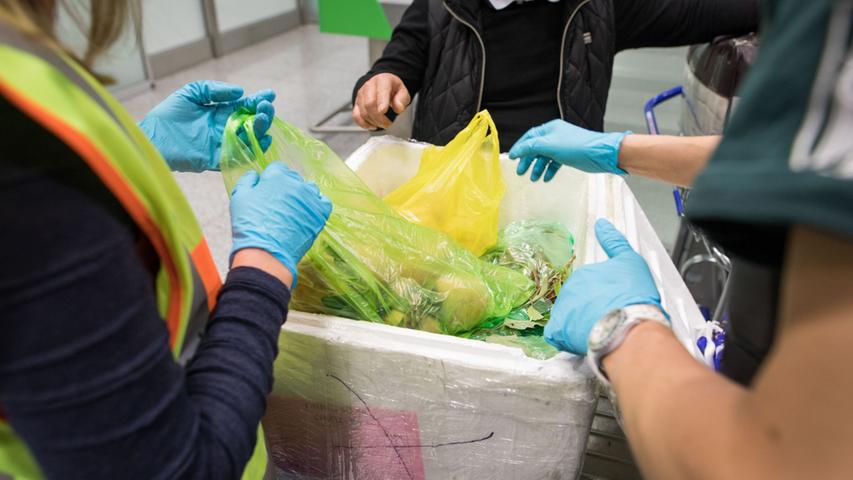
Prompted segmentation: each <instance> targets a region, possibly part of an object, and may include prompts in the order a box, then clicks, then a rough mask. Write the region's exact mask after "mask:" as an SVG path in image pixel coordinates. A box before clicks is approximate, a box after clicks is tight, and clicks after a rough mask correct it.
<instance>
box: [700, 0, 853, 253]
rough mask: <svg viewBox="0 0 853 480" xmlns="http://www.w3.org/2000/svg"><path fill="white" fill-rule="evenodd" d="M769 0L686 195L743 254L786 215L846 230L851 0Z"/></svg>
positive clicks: (852, 203)
mask: <svg viewBox="0 0 853 480" xmlns="http://www.w3.org/2000/svg"><path fill="white" fill-rule="evenodd" d="M768 3H769V6H770V7H771V8H769V9H768V12H769V17H768V18H767V24H766V29H765V34H764V37H763V39H762V50H761V52H760V53H759V58H758V61H757V63H756V65H755V67H754V69H753V71H752V72H750V74H749V77H748V79H747V81H746V84H745V85H744V87H743V90H742V92H741V97H742V99H741V101H740V103H739V104H738V105H737V106H736V110H735V114H734V116H733V118H732V121H731V123H730V125H729V128H728V129H727V131H726V134H725V138H724V140H723V142H722V144H721V145H720V147H719V149H718V151H717V152H716V153H715V155H714V156H713V158H712V159H711V161H710V162H709V164H708V167H707V168H706V170H705V171H704V172H703V173H702V174H701V175H700V176H699V178H697V180H696V182H695V184H694V188H693V191H692V192H691V195H690V198H689V201H688V205H687V210H688V216H689V217H690V219H691V220H692V221H694V223H697V224H698V225H699V226H702V227H705V228H706V229H707V230H709V233H711V234H716V236H717V237H719V238H721V239H723V243H724V245H723V246H724V247H727V248H730V249H733V250H738V251H739V253H741V254H745V255H748V256H750V255H751V256H754V255H757V254H759V253H760V252H761V250H762V249H766V248H770V246H768V244H767V242H768V241H778V240H779V238H780V236H779V232H780V231H784V230H787V228H788V227H790V226H793V225H805V226H809V227H813V228H817V229H820V230H825V231H829V232H832V233H836V234H838V235H841V236H844V237H851V238H853V82H851V81H850V79H851V78H853V62H851V61H850V60H849V59H850V58H851V52H853V50H851V33H850V32H851V31H853V28H851V27H853V15H851V9H850V7H849V5H850V4H849V2H833V1H832V0H813V1H810V2H801V1H799V0H776V1H771V2H768ZM845 79H846V80H845Z"/></svg>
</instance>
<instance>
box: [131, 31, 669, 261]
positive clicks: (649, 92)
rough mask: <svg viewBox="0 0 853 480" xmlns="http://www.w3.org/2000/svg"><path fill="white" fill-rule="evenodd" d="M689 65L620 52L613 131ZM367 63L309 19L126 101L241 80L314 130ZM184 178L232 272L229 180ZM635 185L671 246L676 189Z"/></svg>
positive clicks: (360, 137)
mask: <svg viewBox="0 0 853 480" xmlns="http://www.w3.org/2000/svg"><path fill="white" fill-rule="evenodd" d="M683 65H684V51H683V49H675V50H673V49H649V50H644V51H636V52H626V53H622V54H620V55H619V57H618V58H617V62H616V68H615V72H614V82H613V88H612V90H611V96H610V103H609V105H608V115H607V119H606V120H607V127H608V129H613V130H616V129H618V130H632V131H635V132H645V124H644V123H643V115H642V109H643V104H644V103H645V101H646V100H647V99H648V98H650V97H651V96H653V95H655V94H656V93H659V92H661V91H663V90H665V89H667V88H669V87H672V86H674V85H676V84H678V83H679V81H680V78H681V72H682V69H683ZM367 67H368V52H367V42H366V41H365V40H364V39H362V38H357V37H348V36H341V35H326V34H321V33H319V32H318V31H317V27H316V26H314V25H308V26H304V27H301V28H298V29H295V30H292V31H290V32H288V33H285V34H283V35H279V36H277V37H274V38H271V39H269V40H267V41H265V42H263V43H260V44H257V45H255V46H253V47H251V48H247V49H244V50H241V51H238V52H235V53H233V54H231V55H228V56H225V57H222V58H219V59H215V60H210V61H206V62H204V63H201V64H199V65H197V66H195V67H192V68H190V69H187V70H185V71H182V72H179V73H176V74H174V75H171V76H168V77H165V78H162V79H158V81H157V86H156V88H155V89H154V90H151V91H148V92H144V93H142V94H139V95H136V96H133V97H130V98H128V99H126V100H125V102H124V103H125V105H126V106H127V107H128V109H129V110H130V111H131V112H132V113H133V114H134V115H135V116H136V117H137V118H142V116H144V115H145V113H146V112H147V111H148V110H149V109H151V108H152V107H153V106H155V105H156V104H157V103H158V102H160V101H161V100H162V99H163V98H164V97H165V96H166V95H168V94H169V93H170V92H171V91H173V90H174V89H176V88H178V87H180V86H181V85H183V84H184V83H187V82H189V81H192V80H200V79H210V80H221V81H227V82H233V83H237V84H240V85H242V86H243V87H244V88H245V89H246V90H247V91H255V90H259V89H263V88H273V89H274V90H275V91H276V92H277V94H278V98H277V99H276V102H275V105H276V109H277V111H278V115H279V116H281V117H283V118H285V119H287V120H288V121H289V122H291V123H294V124H295V125H297V126H300V127H303V128H307V127H308V126H310V125H311V124H313V123H314V122H316V121H318V120H320V119H321V118H322V117H323V116H324V115H325V114H326V113H327V112H329V111H331V110H333V109H335V108H337V107H338V106H340V105H341V104H342V103H343V102H345V101H347V100H348V99H349V96H350V92H351V90H352V87H353V84H354V83H355V80H356V79H357V78H358V77H359V76H360V75H362V74H363V73H364V72H365V71H366V69H367ZM676 111H677V109H676V108H674V107H667V108H665V109H664V110H663V111H662V112H661V120H662V122H663V124H664V125H665V127H668V130H669V131H673V130H674V127H675V125H676V121H675V119H676V115H677V113H676ZM336 121H338V122H345V121H347V118H346V117H345V116H343V115H342V116H341V117H340V118H339V119H337V120H336ZM320 138H321V139H323V140H324V141H326V142H327V143H329V145H330V146H331V147H332V148H333V149H334V150H335V151H336V152H337V153H338V154H339V155H341V157H344V158H346V157H347V156H348V155H349V154H350V153H351V152H352V151H354V150H355V149H356V148H357V147H358V146H359V145H361V144H362V143H364V142H365V141H366V140H367V138H368V134H366V133H364V134H335V135H327V136H324V137H320ZM176 176H177V178H178V181H179V183H180V184H181V187H182V188H183V189H184V191H185V192H186V193H187V196H188V197H189V198H190V202H191V203H192V205H193V208H194V209H195V211H196V213H197V215H198V216H199V219H200V221H201V223H202V225H203V227H204V230H205V233H206V234H207V238H208V240H209V242H210V245H211V249H212V250H213V254H214V257H215V258H216V259H217V264H218V266H219V269H220V271H221V272H223V273H224V272H225V270H226V262H227V258H228V251H229V248H230V235H229V228H230V227H229V220H228V218H229V217H228V206H227V199H226V196H225V189H224V187H223V186H222V182H221V179H220V177H219V175H218V174H216V173H204V174H177V175H176ZM629 183H630V184H631V188H632V189H633V190H634V193H635V195H636V196H637V197H638V199H639V201H640V203H641V205H642V206H643V208H644V210H645V211H646V214H647V215H648V216H649V218H650V220H651V222H652V225H654V226H655V229H656V230H657V231H658V234H659V235H660V237H661V239H662V240H663V242H664V245H666V246H668V247H669V246H671V245H672V240H673V239H674V238H675V231H676V226H677V217H676V215H675V211H674V207H673V202H672V194H671V188H670V187H669V186H668V185H664V184H661V183H658V182H653V181H648V180H644V179H639V178H630V179H629Z"/></svg>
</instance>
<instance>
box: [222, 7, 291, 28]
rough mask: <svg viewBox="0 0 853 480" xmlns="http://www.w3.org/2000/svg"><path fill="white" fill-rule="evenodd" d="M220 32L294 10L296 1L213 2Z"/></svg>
mask: <svg viewBox="0 0 853 480" xmlns="http://www.w3.org/2000/svg"><path fill="white" fill-rule="evenodd" d="M213 3H214V5H215V6H216V21H217V23H218V24H219V31H220V32H227V31H230V30H234V29H235V28H239V27H243V26H246V25H249V24H252V23H255V22H259V21H262V20H266V19H268V18H272V17H274V16H276V15H281V14H283V13H287V12H292V11H295V10H296V0H214V2H213Z"/></svg>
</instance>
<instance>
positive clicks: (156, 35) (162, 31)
mask: <svg viewBox="0 0 853 480" xmlns="http://www.w3.org/2000/svg"><path fill="white" fill-rule="evenodd" d="M232 2H233V3H240V2H236V1H234V0H231V1H230V2H229V3H232ZM142 27H143V28H142V32H143V41H144V42H145V51H146V53H148V55H156V54H158V53H161V52H165V51H167V50H171V49H173V48H176V47H180V46H182V45H186V44H188V43H192V42H194V41H197V40H201V39H203V38H205V37H206V36H207V33H206V31H205V28H204V13H203V11H202V8H201V0H145V1H144V2H142Z"/></svg>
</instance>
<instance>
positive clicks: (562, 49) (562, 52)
mask: <svg viewBox="0 0 853 480" xmlns="http://www.w3.org/2000/svg"><path fill="white" fill-rule="evenodd" d="M591 1H592V0H584V1H582V2H581V3H579V4H578V6H577V7H575V9H574V11H573V12H572V14H571V15H569V19H568V21H566V26H565V28H563V40H562V42H561V43H560V76H559V80H558V81H557V108H559V109H560V118H561V119H562V120H565V119H566V114H565V112H564V111H563V99H562V97H561V95H560V93H561V92H562V90H563V73H564V71H565V70H564V68H565V61H566V36H567V35H568V34H569V27H570V26H571V25H572V22H573V21H574V20H575V16H577V14H578V12H579V11H580V9H581V8H583V7H584V6H585V5H586V4H587V3H589V2H591Z"/></svg>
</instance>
